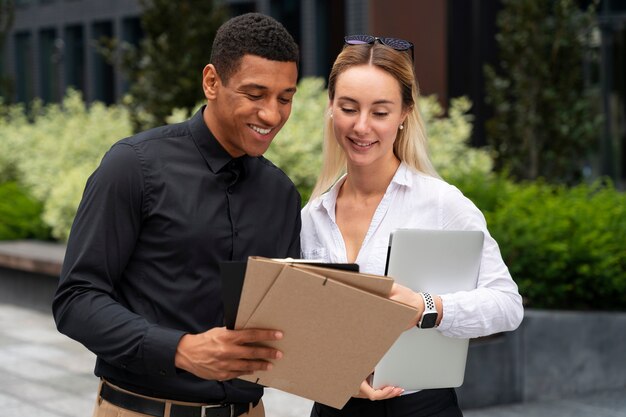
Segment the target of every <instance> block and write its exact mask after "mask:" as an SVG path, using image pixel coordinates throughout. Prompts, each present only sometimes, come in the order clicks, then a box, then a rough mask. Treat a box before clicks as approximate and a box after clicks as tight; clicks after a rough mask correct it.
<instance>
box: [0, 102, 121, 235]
mask: <svg viewBox="0 0 626 417" xmlns="http://www.w3.org/2000/svg"><path fill="white" fill-rule="evenodd" d="M9 107H10V108H9V109H8V110H7V114H9V116H6V118H5V120H6V121H7V122H8V123H6V124H5V123H2V124H0V180H4V181H8V180H17V181H19V183H20V184H22V185H23V186H24V187H25V188H26V189H27V190H28V191H29V193H31V194H32V196H33V197H34V198H35V199H36V200H37V201H39V202H41V203H42V204H43V213H42V218H43V219H44V220H45V222H46V224H48V225H49V226H50V227H51V228H52V235H53V237H54V238H56V239H59V240H65V239H66V238H67V236H68V234H69V227H70V225H71V222H72V219H73V218H74V214H75V212H76V208H77V207H78V203H79V202H80V198H81V195H82V191H83V189H84V186H85V182H86V181H87V178H88V176H89V175H90V174H91V172H93V170H94V169H95V168H96V167H97V166H98V163H99V162H100V159H101V158H102V156H103V155H104V153H105V152H106V151H107V150H108V149H109V148H110V146H111V145H112V144H113V143H114V142H115V141H117V140H119V139H121V138H123V137H125V136H128V135H130V134H131V125H130V118H129V116H128V112H127V111H126V110H125V109H124V108H123V107H121V106H110V107H106V106H105V105H103V104H102V103H93V104H91V105H90V106H89V107H87V106H86V105H85V103H84V102H83V100H82V97H81V95H80V93H78V92H76V91H73V90H69V91H68V93H67V95H66V97H65V98H64V99H63V101H62V103H60V104H47V105H45V106H44V105H42V104H41V102H37V101H35V102H33V103H32V105H31V111H30V113H28V114H26V113H24V108H23V107H22V106H19V105H14V106H9Z"/></svg>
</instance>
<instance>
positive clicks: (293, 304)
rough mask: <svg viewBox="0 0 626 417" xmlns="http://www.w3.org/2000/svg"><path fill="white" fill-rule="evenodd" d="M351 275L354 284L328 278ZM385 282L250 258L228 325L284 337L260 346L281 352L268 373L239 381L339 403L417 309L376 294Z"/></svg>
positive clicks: (339, 405) (354, 389)
mask: <svg viewBox="0 0 626 417" xmlns="http://www.w3.org/2000/svg"><path fill="white" fill-rule="evenodd" d="M329 271H330V272H329ZM350 274H352V275H351V276H349V277H348V282H352V283H355V284H354V285H356V286H354V285H348V284H345V283H342V282H339V281H338V280H337V279H334V278H331V277H330V275H332V276H334V277H335V278H338V279H341V278H344V279H346V277H347V276H348V275H350ZM359 276H361V278H362V280H359V279H358V278H359ZM377 278H378V280H377ZM374 281H378V282H376V283H375V285H372V283H373V282H374ZM381 283H382V284H381ZM392 283H393V281H391V280H390V278H388V277H377V276H374V275H367V274H358V273H354V272H351V273H346V274H340V273H337V272H336V271H332V270H325V269H324V268H317V267H308V266H304V267H303V266H302V265H295V264H285V263H281V262H276V261H272V260H268V259H264V258H250V259H249V260H248V266H247V270H246V279H245V280H244V284H243V288H242V293H241V299H240V304H239V310H238V312H237V324H236V325H235V327H236V328H240V329H242V328H265V329H278V330H281V331H283V333H284V337H283V339H281V340H279V341H275V342H269V343H266V344H265V345H266V346H272V347H274V348H276V349H279V350H280V351H282V352H283V354H284V355H283V358H282V359H280V360H276V361H273V364H274V366H273V368H272V369H271V370H270V371H257V372H255V373H254V374H252V375H246V376H242V377H241V379H243V380H246V381H250V382H255V383H258V384H261V385H265V386H268V387H273V388H277V389H280V390H283V391H286V392H289V393H292V394H295V395H299V396H302V397H305V398H308V399H311V400H314V401H318V402H320V403H323V404H326V405H329V406H331V407H335V408H342V407H343V406H344V405H345V403H346V402H347V401H348V399H349V398H350V397H351V396H353V395H355V394H356V393H357V392H358V389H359V385H360V384H361V382H362V381H363V380H365V379H366V377H367V376H368V375H369V374H370V373H371V372H372V370H373V369H374V367H375V366H376V364H377V363H378V361H379V360H380V358H381V357H382V356H383V355H384V354H385V352H386V351H387V350H388V349H389V347H391V345H392V344H393V343H394V341H395V340H396V339H397V338H398V337H399V336H400V334H401V333H402V332H403V331H404V330H405V329H406V326H407V324H408V323H409V322H410V320H411V319H412V318H413V317H414V316H415V314H416V311H415V310H414V309H413V308H412V307H409V306H406V305H404V304H401V303H397V302H395V301H392V300H389V299H388V298H387V297H386V296H381V295H379V294H381V291H382V294H385V295H386V294H388V289H387V290H385V289H384V288H385V287H387V288H389V289H390V288H391V284H392ZM361 284H362V285H363V286H364V287H365V289H363V288H358V286H360V285H361ZM381 288H383V289H382V290H381ZM376 291H378V294H377V293H376Z"/></svg>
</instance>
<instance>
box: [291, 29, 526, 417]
mask: <svg viewBox="0 0 626 417" xmlns="http://www.w3.org/2000/svg"><path fill="white" fill-rule="evenodd" d="M328 94H329V99H330V101H329V106H328V113H327V115H326V131H325V138H324V162H323V167H322V171H321V173H320V175H319V178H318V181H317V184H316V186H315V189H314V191H313V196H312V199H311V201H310V202H309V203H308V204H307V205H306V206H305V207H304V209H303V210H302V234H301V243H302V253H303V256H304V257H305V258H316V259H319V258H321V259H324V260H326V261H328V262H355V263H357V264H359V266H360V269H361V271H362V272H367V273H374V274H380V275H382V274H384V266H385V258H386V250H387V243H388V240H389V234H390V233H391V232H392V231H393V230H394V229H397V228H407V227H408V228H424V229H450V230H481V231H483V232H484V233H485V244H484V248H483V254H482V262H481V268H480V276H479V280H478V288H477V289H475V290H473V291H469V292H459V293H453V294H430V295H428V294H421V293H416V292H413V291H412V290H410V289H408V288H406V287H402V286H400V285H395V286H394V289H393V291H392V295H391V297H392V298H393V299H395V300H398V301H402V302H404V303H407V304H410V305H413V306H414V307H415V308H416V309H417V310H418V314H417V315H416V316H415V318H414V323H413V324H412V326H411V328H410V329H408V330H407V331H415V330H414V326H416V325H417V324H418V323H419V322H420V320H421V318H422V313H423V312H424V311H425V300H426V301H427V302H429V303H430V302H431V301H432V303H433V304H434V307H435V309H436V311H437V315H436V320H434V321H433V322H432V323H430V326H436V327H437V329H438V331H440V332H441V333H442V334H444V335H446V336H451V337H463V338H472V337H478V336H485V335H488V334H492V333H496V332H503V331H510V330H514V329H516V328H517V327H518V326H519V324H520V322H521V320H522V316H523V307H522V301H521V297H520V295H519V293H518V290H517V285H516V284H515V282H514V281H513V279H512V278H511V275H510V274H509V271H508V268H507V267H506V265H505V264H504V262H503V260H502V257H501V255H500V251H499V248H498V245H497V243H496V242H495V241H494V239H493V238H492V237H491V235H490V234H489V232H488V230H487V226H486V223H485V219H484V217H483V215H482V213H481V212H480V211H479V210H478V208H476V206H475V205H474V204H473V203H472V202H471V201H470V200H469V199H467V198H465V197H464V196H463V194H462V193H461V192H460V191H459V190H458V189H457V188H455V187H454V186H452V185H449V184H448V183H446V182H445V181H443V180H442V179H441V178H440V177H439V176H438V175H437V172H436V171H435V169H434V168H433V166H432V164H431V162H430V159H429V156H428V151H427V139H426V133H425V129H424V124H423V122H422V119H421V117H420V113H419V109H418V102H417V99H418V88H417V81H416V79H415V75H414V71H413V45H412V44H411V43H410V42H408V41H405V40H402V39H393V38H383V37H381V38H378V37H373V36H369V35H357V36H348V37H346V38H345V46H344V48H343V50H342V52H341V53H340V54H339V56H338V57H337V59H336V61H335V63H334V65H333V68H332V71H331V74H330V78H329V83H328ZM422 325H425V324H424V323H422ZM406 360H407V361H413V360H418V358H406ZM311 415H312V416H321V417H325V416H355V417H356V416H358V417H367V416H377V417H385V416H387V417H397V416H431V417H435V416H436V417H448V416H450V417H452V416H461V415H462V412H461V410H460V408H459V406H458V403H457V398H456V394H455V391H454V389H436V390H422V391H419V392H405V391H404V389H403V388H402V387H392V386H388V387H382V388H380V389H374V388H373V387H371V386H370V385H369V384H368V383H367V382H366V381H364V382H363V383H362V384H361V389H360V392H359V395H358V396H357V397H355V398H352V399H351V400H350V401H349V402H348V403H347V404H346V406H345V407H344V408H343V409H342V410H336V409H333V408H331V407H327V406H324V405H322V404H315V405H314V407H313V410H312V412H311Z"/></svg>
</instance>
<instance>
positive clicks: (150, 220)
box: [53, 110, 300, 402]
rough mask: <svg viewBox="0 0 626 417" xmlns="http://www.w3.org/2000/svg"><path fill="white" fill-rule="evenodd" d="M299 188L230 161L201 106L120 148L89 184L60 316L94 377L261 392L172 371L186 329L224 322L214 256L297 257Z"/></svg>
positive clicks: (195, 390) (201, 395) (261, 166)
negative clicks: (85, 352)
mask: <svg viewBox="0 0 626 417" xmlns="http://www.w3.org/2000/svg"><path fill="white" fill-rule="evenodd" d="M299 233H300V195H299V194H298V192H297V190H296V189H295V187H294V185H293V183H292V182H291V181H290V180H289V178H287V176H286V175H285V174H284V173H283V172H282V171H281V170H280V169H278V168H277V167H275V166H274V165H272V164H271V163H270V162H269V161H267V160H266V159H264V158H262V157H258V158H252V157H248V156H243V157H241V158H236V159H233V158H232V157H231V156H230V155H229V154H228V153H227V152H226V151H225V150H224V149H223V148H222V147H221V145H220V144H219V143H218V142H217V140H216V139H215V138H214V137H213V135H212V134H211V133H210V131H209V129H208V128H207V126H206V124H205V122H204V120H203V118H202V110H200V111H199V112H198V113H197V114H196V115H195V116H193V117H192V118H191V119H190V120H188V121H187V122H184V123H180V124H177V125H171V126H164V127H161V128H157V129H153V130H150V131H147V132H143V133H140V134H138V135H135V136H132V137H130V138H127V139H124V140H121V141H120V142H118V143H116V144H115V145H114V146H113V147H112V148H111V149H110V150H109V152H108V153H107V154H106V155H105V157H104V158H103V160H102V162H101V164H100V166H99V167H98V169H97V170H96V171H95V172H94V173H93V174H92V176H91V177H90V178H89V180H88V181H87V186H86V189H85V192H84V195H83V198H82V201H81V203H80V206H79V208H78V212H77V214H76V218H75V220H74V224H73V226H72V232H71V234H70V238H69V242H68V246H67V252H66V255H65V261H64V263H63V270H62V272H61V278H60V282H59V288H58V290H57V293H56V295H55V298H54V302H53V311H54V316H55V320H56V322H57V326H58V328H59V330H60V331H61V332H62V333H64V334H66V335H68V336H70V337H71V338H73V339H75V340H77V341H79V342H81V343H82V344H84V345H85V346H86V347H87V348H88V349H90V350H91V351H92V352H94V353H95V354H96V355H97V357H98V358H97V362H96V368H95V373H96V375H98V376H101V377H104V378H106V379H108V380H110V381H111V382H112V383H115V384H118V385H120V386H122V387H124V388H127V389H130V390H133V391H135V392H138V393H142V394H145V395H150V396H156V397H162V398H163V397H164V398H170V399H177V400H181V401H197V402H215V401H229V402H246V401H254V400H256V399H258V398H259V397H260V396H261V394H262V388H260V387H259V386H257V385H253V384H249V383H246V382H244V381H240V380H233V381H229V382H225V383H221V382H217V381H208V380H203V379H200V378H197V377H196V376H194V375H192V374H190V373H188V372H185V371H182V370H180V369H176V368H175V366H174V356H175V352H176V347H177V345H178V342H179V340H180V338H181V337H182V336H183V335H184V334H185V333H200V332H203V331H206V330H208V329H211V328H213V327H216V326H223V325H224V322H223V310H222V303H221V281H220V279H221V278H220V275H219V262H220V261H226V260H245V259H247V257H248V256H251V255H258V256H266V257H299V256H300V239H299Z"/></svg>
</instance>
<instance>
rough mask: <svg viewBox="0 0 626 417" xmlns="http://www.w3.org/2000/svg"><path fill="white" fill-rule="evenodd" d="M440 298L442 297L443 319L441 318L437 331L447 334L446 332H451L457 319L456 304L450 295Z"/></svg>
mask: <svg viewBox="0 0 626 417" xmlns="http://www.w3.org/2000/svg"><path fill="white" fill-rule="evenodd" d="M439 297H441V305H442V308H443V317H442V318H441V322H440V323H439V326H437V330H439V331H441V332H445V331H446V330H449V329H450V328H451V327H452V325H453V323H454V318H455V317H456V307H455V304H454V302H453V301H452V300H451V298H452V297H451V296H450V295H440V296H439Z"/></svg>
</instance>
